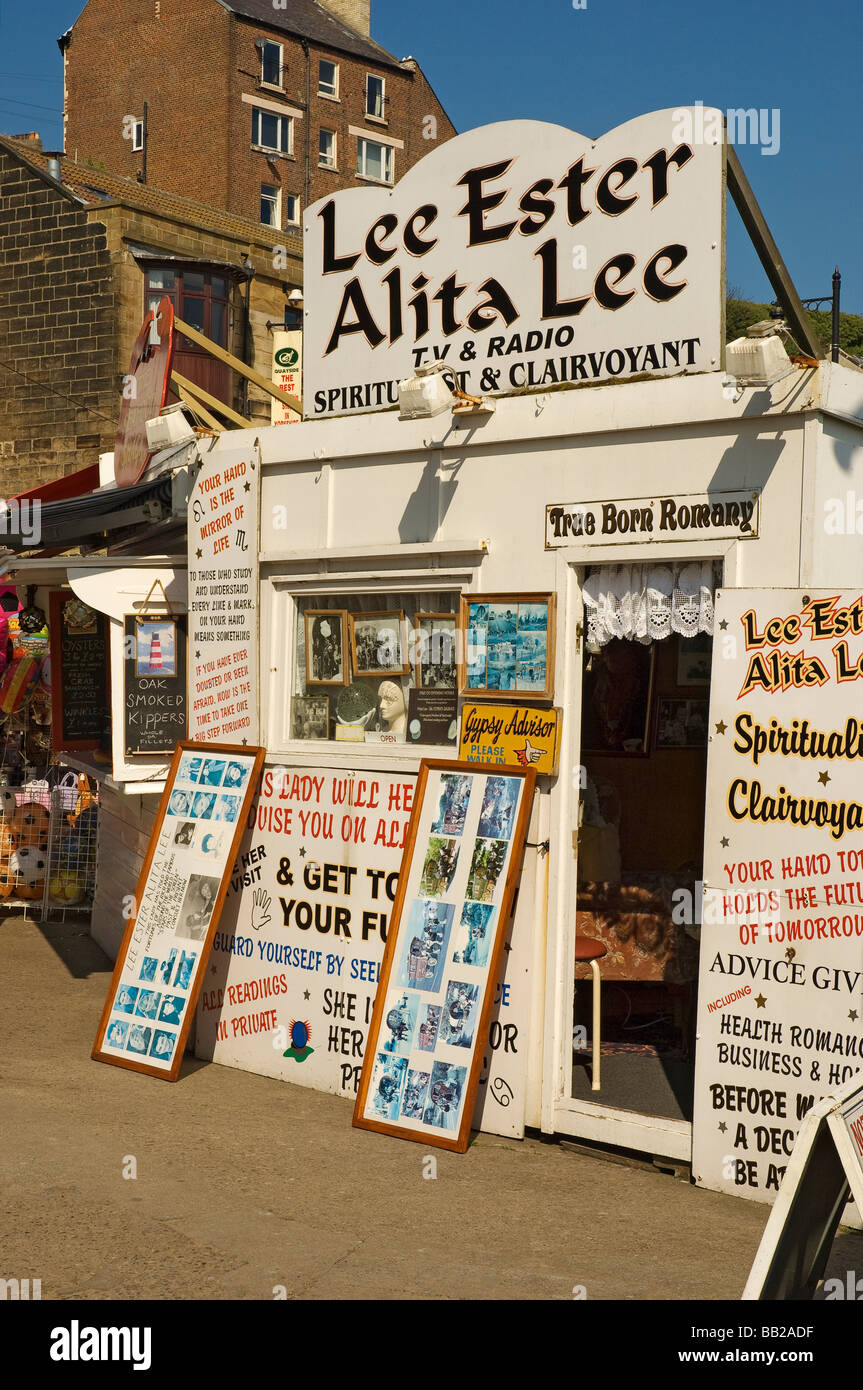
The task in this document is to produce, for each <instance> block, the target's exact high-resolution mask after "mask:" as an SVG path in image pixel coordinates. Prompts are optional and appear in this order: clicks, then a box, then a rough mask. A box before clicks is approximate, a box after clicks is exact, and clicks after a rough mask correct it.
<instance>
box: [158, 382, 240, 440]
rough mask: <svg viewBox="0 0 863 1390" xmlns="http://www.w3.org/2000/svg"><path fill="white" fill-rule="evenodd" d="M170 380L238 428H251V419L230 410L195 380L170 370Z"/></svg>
mask: <svg viewBox="0 0 863 1390" xmlns="http://www.w3.org/2000/svg"><path fill="white" fill-rule="evenodd" d="M171 381H172V382H174V383H176V385H177V386H178V387H182V388H183V390H184V391H189V392H190V393H191V394H192V395H194V396H197V397H199V398H200V400H202V401H205V402H206V403H207V405H210V406H212V407H213V409H214V410H218V412H219V414H220V415H224V417H225V419H226V420H230V421H231V422H232V423H233V424H235V425H239V427H240V429H243V430H249V429H252V427H253V426H252V422H251V420H247V419H246V417H245V416H244V415H239V414H238V413H237V411H236V410H232V409H231V407H230V406H229V405H225V402H224V401H220V400H218V399H217V397H216V396H211V395H210V393H209V391H205V390H204V388H203V386H198V384H197V382H194V381H190V380H189V378H188V377H185V376H182V375H181V374H180V372H172V373H171Z"/></svg>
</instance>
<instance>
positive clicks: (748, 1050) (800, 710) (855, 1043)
mask: <svg viewBox="0 0 863 1390" xmlns="http://www.w3.org/2000/svg"><path fill="white" fill-rule="evenodd" d="M715 634H716V635H715V638H714V659H713V676H712V691H711V704H710V744H709V752H708V773H707V816H706V825H705V849H704V905H703V915H702V929H701V967H700V975H699V1003H698V1039H699V1041H698V1048H697V1054H696V1078H695V1117H694V1133H693V1172H694V1175H695V1178H696V1181H697V1182H698V1183H699V1184H700V1185H701V1186H703V1187H711V1188H715V1189H717V1190H720V1191H727V1192H734V1193H736V1194H737V1195H738V1196H741V1197H750V1198H753V1199H755V1200H760V1201H772V1200H773V1199H774V1198H775V1196H776V1194H777V1192H778V1191H779V1187H780V1184H781V1182H782V1178H783V1176H784V1173H785V1170H786V1167H787V1166H788V1162H789V1159H790V1156H791V1152H792V1149H793V1146H794V1140H795V1137H796V1135H797V1131H798V1128H799V1126H800V1124H801V1122H802V1120H803V1118H804V1116H805V1115H806V1114H807V1112H808V1111H809V1109H810V1108H811V1107H812V1106H813V1104H814V1103H815V1102H816V1101H818V1100H819V1099H820V1098H821V1097H822V1096H823V1095H825V1093H828V1092H832V1091H834V1090H835V1088H837V1087H840V1086H842V1085H843V1084H845V1083H847V1082H848V1081H849V1079H850V1078H851V1077H853V1076H854V1075H855V1074H856V1073H857V1072H859V1071H861V1068H863V800H861V771H863V718H861V717H860V697H861V693H863V595H861V593H860V592H859V591H857V592H854V591H851V592H846V593H840V594H837V593H836V592H835V590H834V591H833V592H815V593H813V592H812V591H808V592H805V593H804V592H803V591H799V592H798V591H797V590H787V589H773V590H724V591H720V592H719V594H718V595H717V602H716V625H715ZM851 1132H852V1137H853V1131H851Z"/></svg>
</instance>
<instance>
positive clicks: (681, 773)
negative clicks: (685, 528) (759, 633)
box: [572, 566, 713, 1120]
mask: <svg viewBox="0 0 863 1390" xmlns="http://www.w3.org/2000/svg"><path fill="white" fill-rule="evenodd" d="M633 568H635V567H633ZM707 573H708V575H710V573H711V567H710V566H708V567H707ZM703 608H704V611H703V612H702V614H701V615H700V622H701V624H702V625H703V627H707V628H709V629H712V587H710V588H708V589H707V590H706V592H705V594H704V595H703ZM687 618H688V621H689V622H691V624H692V626H693V627H695V628H697V627H698V626H699V618H698V617H696V618H695V619H694V620H693V618H692V612H691V609H690V611H689V613H688V614H687ZM622 626H623V627H624V630H625V628H626V623H625V622H624V624H623V625H622ZM589 637H590V633H588V641H587V643H586V644H585V652H584V657H583V671H582V722H581V776H580V780H581V791H580V798H581V799H580V807H579V835H578V883H577V907H576V936H577V937H579V936H581V937H590V938H593V939H594V940H595V941H597V942H599V943H601V945H602V946H603V947H604V948H605V954H604V955H603V956H602V957H601V959H600V960H599V963H598V964H599V971H600V975H601V978H602V995H601V999H602V1005H601V1042H602V1052H601V1088H600V1091H599V1092H596V1091H593V1090H592V1089H591V1081H592V1075H591V1067H592V1053H591V1044H592V1039H591V1007H592V980H591V972H590V967H589V965H586V964H577V965H576V967H575V1010H574V1019H573V1024H574V1028H573V1085H572V1093H573V1096H574V1097H575V1098H577V1099H579V1100H587V1101H594V1102H598V1103H600V1104H603V1105H607V1106H611V1107H615V1108H621V1109H626V1110H634V1111H638V1112H640V1113H643V1114H651V1115H656V1116H662V1117H666V1118H670V1119H675V1120H691V1119H692V1094H693V1082H694V1051H695V1017H696V997H697V976H698V950H699V931H700V928H699V920H700V906H701V878H702V859H703V850H704V806H705V786H706V776H707V739H708V698H709V693H710V670H711V661H712V647H713V638H712V636H711V632H710V631H709V630H708V631H706V630H700V631H691V633H690V635H683V634H682V633H680V632H676V631H674V630H671V631H668V632H666V633H662V634H661V636H659V637H656V638H654V639H653V640H651V639H649V638H646V637H645V636H644V635H643V634H642V640H635V639H634V638H633V637H611V638H610V639H609V640H603V641H602V642H601V644H597V643H596V642H593V643H592V642H590V640H589ZM604 637H605V638H608V631H607V630H606V631H605V633H604Z"/></svg>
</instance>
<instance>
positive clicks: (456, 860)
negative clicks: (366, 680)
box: [353, 759, 536, 1153]
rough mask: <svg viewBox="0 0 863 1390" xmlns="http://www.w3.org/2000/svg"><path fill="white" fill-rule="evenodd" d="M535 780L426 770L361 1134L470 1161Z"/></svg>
mask: <svg viewBox="0 0 863 1390" xmlns="http://www.w3.org/2000/svg"><path fill="white" fill-rule="evenodd" d="M535 785H536V773H535V772H534V770H533V768H517V769H516V768H498V767H488V766H484V765H481V764H477V763H465V762H450V761H448V760H445V759H441V760H437V759H433V760H429V759H423V761H422V762H421V763H420V771H419V778H418V780H417V787H416V792H415V795H414V805H413V811H412V813H411V819H410V824H409V825H408V831H407V841H406V844H405V850H404V854H403V856H402V863H401V868H400V870H399V880H398V888H397V891H396V896H395V901H394V903H393V910H392V916H391V919H390V925H389V929H388V932H387V944H386V949H385V951H384V958H383V962H382V964H381V972H380V983H379V985H378V990H377V994H376V996H375V1005H374V1012H373V1014H372V1020H371V1024H370V1027H369V1033H368V1039H367V1041H366V1048H365V1056H364V1061H363V1069H362V1074H361V1077H360V1085H359V1090H358V1093H357V1100H356V1106H355V1109H354V1118H353V1123H354V1124H355V1125H356V1126H357V1127H359V1128H360V1129H371V1130H377V1131H378V1132H379V1133H381V1134H391V1135H394V1136H396V1137H398V1138H402V1139H410V1140H413V1141H414V1142H416V1143H421V1144H427V1145H433V1146H436V1147H437V1148H442V1149H450V1150H452V1151H453V1152H454V1153H464V1152H465V1150H466V1149H467V1146H468V1142H469V1139H470V1131H471V1124H472V1121H473V1112H474V1106H475V1103H476V1094H477V1088H478V1085H479V1073H480V1069H481V1067H482V1059H483V1049H484V1047H485V1044H486V1041H487V1038H488V1032H489V1028H490V1026H491V1020H492V1013H493V1010H494V1005H495V993H496V985H497V982H498V978H499V975H500V969H501V962H502V960H503V950H504V942H505V938H506V928H507V925H508V923H509V919H510V916H511V914H512V907H513V901H514V895H515V887H516V883H517V881H518V877H519V874H520V872H521V861H522V855H523V852H524V844H525V839H526V836H527V827H528V822H529V819H530V813H531V807H532V804H533V792H534V787H535Z"/></svg>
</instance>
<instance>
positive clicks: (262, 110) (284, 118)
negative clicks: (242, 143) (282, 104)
mask: <svg viewBox="0 0 863 1390" xmlns="http://www.w3.org/2000/svg"><path fill="white" fill-rule="evenodd" d="M265 116H268V117H271V118H272V120H274V121H279V122H281V123H283V124H281V125H280V127H279V129H280V131H282V132H284V130H285V129H286V130H287V148H286V149H282V147H281V145H265V144H264V143H263V141H262V139H261V136H262V129H261V124H262V120H263V118H264V117H265ZM256 130H257V135H258V139H257V140H256V139H255V133H256ZM252 149H253V150H266V151H267V153H268V154H279V155H282V156H284V157H285V158H289V159H290V158H292V157H293V153H294V118H293V116H289V115H288V113H287V112H285V114H284V115H282V113H281V112H278V111H268V110H267V109H266V107H264V106H254V105H253V106H252Z"/></svg>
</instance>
